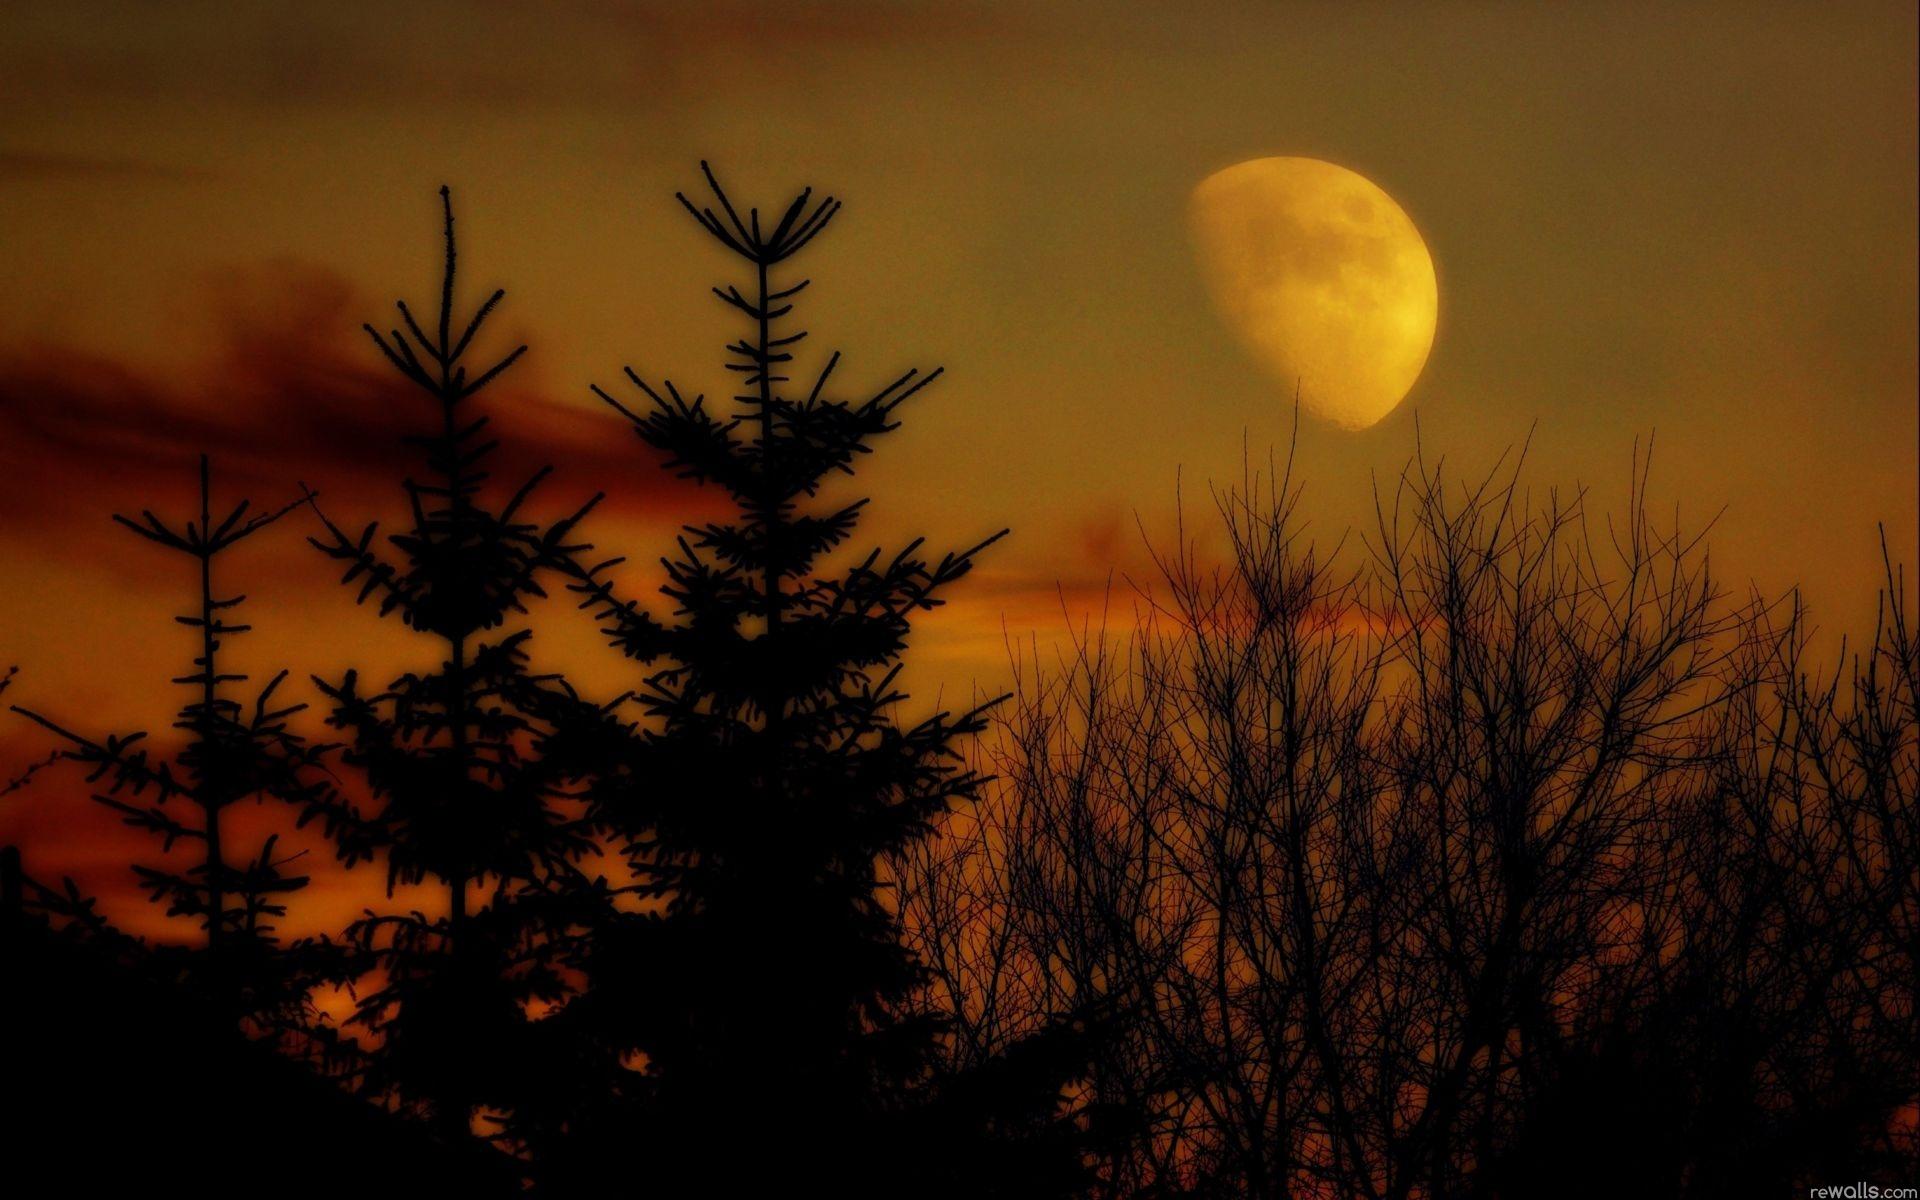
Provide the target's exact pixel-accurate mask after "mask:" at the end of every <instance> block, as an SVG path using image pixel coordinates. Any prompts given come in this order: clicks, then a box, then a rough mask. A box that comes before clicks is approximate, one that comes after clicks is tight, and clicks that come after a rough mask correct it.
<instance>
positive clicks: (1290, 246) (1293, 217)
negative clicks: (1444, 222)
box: [1190, 158, 1439, 429]
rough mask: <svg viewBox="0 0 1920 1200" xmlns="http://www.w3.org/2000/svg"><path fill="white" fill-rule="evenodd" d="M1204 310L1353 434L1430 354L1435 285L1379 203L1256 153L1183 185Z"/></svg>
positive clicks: (1416, 243) (1300, 163)
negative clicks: (1208, 305)
mask: <svg viewBox="0 0 1920 1200" xmlns="http://www.w3.org/2000/svg"><path fill="white" fill-rule="evenodd" d="M1190 217H1191V221H1192V226H1193V237H1194V244H1195V247H1196V248H1197V250H1198V252H1199V256H1200V264H1201V268H1202V270H1203V272H1204V273H1205V275H1206V280H1207V285H1208V288H1209V290H1211V292H1212V293H1213V300H1214V304H1215V305H1216V306H1217V307H1218V308H1219V310H1220V313H1221V315H1222V316H1223V317H1225V318H1226V321H1227V324H1228V325H1230V326H1231V327H1232V328H1233V331H1234V332H1235V333H1237V334H1238V335H1239V336H1240V340H1241V341H1242V342H1244V343H1245V344H1246V347H1247V349H1248V350H1249V351H1250V352H1251V353H1252V354H1253V357H1254V358H1255V359H1256V360H1258V361H1259V363H1260V364H1261V365H1262V366H1263V367H1265V368H1266V369H1267V370H1268V371H1270V372H1272V373H1273V375H1274V376H1275V377H1276V378H1277V379H1278V380H1279V382H1280V383H1282V384H1283V385H1285V387H1286V389H1287V392H1288V394H1289V395H1291V394H1292V393H1293V392H1294V390H1295V389H1296V388H1297V389H1298V391H1299V396H1300V406H1301V407H1302V408H1304V409H1306V410H1307V411H1308V412H1310V413H1312V414H1314V415H1315V416H1318V417H1323V418H1325V419H1326V420H1329V421H1332V422H1334V423H1335V424H1337V425H1340V426H1343V427H1345V428H1347V429H1364V428H1366V427H1367V426H1369V425H1372V424H1373V423H1375V422H1376V421H1378V420H1380V419H1381V418H1382V417H1384V416H1386V415H1387V414H1388V413H1390V412H1392V411H1393V409H1394V406H1395V405H1397V404H1399V403H1400V401H1401V400H1403V399H1405V398H1406V395H1407V391H1408V389H1410V388H1412V387H1413V383H1414V380H1416V379H1418V378H1419V377H1420V370H1421V368H1422V367H1424V366H1426V363H1427V352H1428V351H1429V350H1431V349H1432V348H1433V329H1434V321H1435V319H1436V317H1437V316H1438V313H1439V286H1438V284H1437V283H1436V282H1435V280H1434V275H1433V258H1432V256H1431V255H1429V254H1428V253H1427V245H1426V243H1425V242H1424V241H1422V240H1421V239H1420V233H1419V231H1418V230H1416V229H1415V228H1414V227H1413V222H1412V221H1411V220H1409V219H1408V217H1407V214H1406V213H1405V212H1403V211H1402V210H1401V208H1400V206H1399V205H1398V204H1395V203H1394V202H1393V197H1391V196H1389V195H1387V194H1386V193H1385V192H1383V191H1381V190H1380V189H1379V188H1378V187H1376V186H1375V185H1374V184H1373V183H1372V182H1370V181H1369V180H1367V179H1365V178H1364V177H1362V176H1360V175H1357V174H1355V173H1354V172H1352V171H1349V170H1347V169H1346V168H1345V167H1336V166H1334V165H1333V164H1332V163H1327V162H1321V161H1320V160H1318V159H1313V158H1256V159H1253V160H1251V161H1249V162H1243V163H1239V164H1237V165H1235V166H1231V167H1228V168H1227V169H1226V170H1224V171H1219V172H1216V173H1215V174H1212V175H1209V176H1207V178H1205V179H1204V180H1202V181H1201V182H1200V185H1199V186H1198V187H1196V188H1194V189H1193V199H1192V201H1191V205H1190Z"/></svg>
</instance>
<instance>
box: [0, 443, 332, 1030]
mask: <svg viewBox="0 0 1920 1200" xmlns="http://www.w3.org/2000/svg"><path fill="white" fill-rule="evenodd" d="M199 483H200V511H199V515H198V516H197V518H188V519H187V520H185V521H182V522H176V523H171V524H170V523H168V522H166V521H164V520H162V519H161V518H160V517H158V516H156V515H155V514H154V513H153V512H151V511H143V512H142V513H141V514H140V519H138V520H134V519H132V518H129V517H125V516H119V515H116V516H115V517H114V520H115V521H117V522H119V523H120V524H121V525H123V526H125V527H126V528H127V529H129V530H131V531H133V532H134V533H135V534H138V535H139V536H140V537H142V538H144V539H146V540H147V541H149V542H152V543H153V544H155V545H158V546H161V547H163V548H165V549H167V550H170V551H173V552H174V553H176V554H179V555H182V556H184V557H186V558H190V559H192V560H194V561H195V563H196V565H197V568H198V576H199V578H198V584H199V596H198V603H197V605H196V607H195V609H194V611H193V612H191V613H188V614H184V615H181V616H178V617H175V618H174V620H176V621H177V622H179V623H180V624H181V625H184V626H186V627H188V628H190V629H193V630H195V631H196V635H197V640H198V642H199V653H198V654H197V655H195V657H194V660H193V667H194V669H193V670H192V671H191V672H190V673H188V674H186V675H183V676H180V677H178V678H176V679H174V680H173V682H174V683H176V684H181V685H184V686H186V687H187V688H188V689H190V692H191V698H190V699H189V700H188V701H187V702H186V703H185V704H184V705H182V707H181V708H180V711H179V716H178V718H177V719H176V720H175V721H174V725H173V727H174V728H175V729H178V730H181V731H182V732H183V733H185V734H186V736H187V742H186V745H185V747H184V748H183V749H182V750H181V751H180V753H179V754H178V755H177V757H176V758H175V759H174V760H173V761H167V760H164V759H159V758H156V757H155V756H154V755H152V754H151V753H150V752H149V750H148V748H147V746H146V745H145V744H144V743H145V741H146V736H147V735H146V734H145V733H143V732H142V733H130V734H105V735H101V736H99V737H98V738H95V737H92V736H88V735H86V734H82V733H77V732H75V731H73V730H72V729H69V728H67V727H66V726H64V725H61V724H59V723H57V722H55V721H53V720H51V719H49V718H48V717H45V716H43V715H41V714H40V713H38V712H35V711H33V710H30V709H26V708H22V707H20V706H18V705H15V706H14V711H15V712H17V713H21V714H23V715H24V716H26V717H27V718H29V719H30V720H32V721H34V722H36V723H38V724H39V725H41V726H43V727H45V728H46V729H48V730H50V731H51V732H53V733H54V734H56V735H57V736H58V737H59V738H60V739H61V741H62V742H64V743H65V744H66V748H65V749H64V750H62V751H61V752H60V753H59V755H58V756H57V757H58V758H59V759H62V760H65V761H70V762H73V763H76V764H79V765H81V766H83V767H85V768H87V775H86V779H87V782H88V783H89V784H102V783H104V789H103V790H101V791H98V792H95V793H94V795H93V799H94V800H96V801H97V802H99V803H100V804H103V805H105V806H106V807H108V808H111V809H113V810H114V811H115V812H117V813H119V814H120V815H121V817H122V819H123V821H124V822H125V824H127V825H129V826H132V827H133V828H135V829H138V830H141V831H143V832H145V833H148V834H151V835H153V836H154V837H155V838H157V839H158V840H159V842H160V847H161V849H162V850H163V851H170V850H172V849H173V847H174V846H175V845H176V844H177V843H182V842H184V843H188V844H192V845H197V846H198V847H199V849H200V854H199V860H198V862H196V863H195V864H194V865H193V866H191V867H187V868H185V869H179V868H176V867H174V866H172V865H167V864H159V865H143V864H136V865H135V866H134V868H133V871H134V874H135V876H136V877H137V878H138V879H139V881H140V884H141V887H142V888H143V889H144V890H146V891H147V892H148V893H149V896H150V898H151V899H152V900H153V901H154V902H155V903H162V904H165V905H166V906H167V915H168V916H170V917H179V916H190V917H195V918H198V920H199V922H200V928H201V931H202V934H203V939H204V940H203V943H202V946H201V953H200V954H199V955H197V956H196V958H195V960H194V961H193V963H192V964H191V968H190V974H191V978H192V980H193V982H194V983H195V984H196V985H197V986H198V987H200V988H203V989H204V990H205V992H206V995H207V999H208V1001H209V1003H210V1004H211V1005H212V1006H213V1008H214V1010H215V1011H217V1012H218V1013H220V1014H221V1015H222V1019H224V1020H225V1021H227V1022H234V1021H238V1020H240V1019H242V1018H252V1019H254V1020H255V1021H257V1022H260V1023H262V1024H263V1025H264V1026H265V1027H267V1028H282V1029H285V1028H291V1027H294V1026H297V1025H299V1024H301V1023H302V1022H303V1018H304V1017H305V1015H306V995H305V992H306V988H307V986H309V985H310V983H311V982H312V980H313V978H314V975H313V972H314V971H315V970H317V969H318V968H319V967H320V965H321V964H320V961H319V959H320V958H321V957H322V956H324V955H325V954H326V949H325V948H324V947H322V946H320V945H319V944H317V943H312V942H306V941H303V942H301V943H299V944H298V945H296V946H294V947H291V948H289V947H284V946H282V945H281V943H280V940H279V938H278V936H277V934H276V931H275V925H274V922H275V920H276V919H277V918H279V917H282V916H284V915H285V914H286V904H285V897H286V896H287V895H288V894H290V893H293V892H296V891H298V890H300V889H301V888H303V887H305V886H306V884H307V879H306V877H305V876H299V875H290V874H287V873H286V872H285V871H283V870H282V868H283V867H285V866H286V865H287V864H288V863H289V862H291V861H293V859H295V858H297V857H298V855H288V856H286V857H284V858H283V857H279V856H277V852H276V847H277V846H278V844H279V836H278V835H277V834H275V835H270V836H268V837H266V838H265V839H264V840H263V841H262V842H261V843H260V844H259V845H258V846H257V847H254V848H252V849H250V850H249V851H247V852H246V853H245V854H244V856H240V857H236V856H235V855H234V853H233V849H234V847H233V845H232V842H231V834H230V833H229V831H228V830H227V829H226V827H225V822H224V819H223V818H224V817H225V815H226V813H227V811H228V810H229V809H231V808H232V807H233V806H234V805H236V804H238V803H240V802H241V801H243V800H247V799H254V800H264V799H273V800H277V801H281V802H284V803H287V804H291V805H295V806H300V807H305V806H307V805H310V804H314V803H317V802H319V801H320V800H321V798H322V797H324V795H325V794H326V792H327V790H328V785H327V782H326V780H325V778H324V776H323V775H322V774H320V773H319V771H318V769H317V768H318V766H319V761H320V755H321V751H322V749H323V748H319V747H315V746H312V745H309V744H308V743H307V742H306V741H305V739H303V738H302V737H301V736H300V735H299V734H298V733H296V732H294V731H293V730H292V729H291V728H290V727H289V723H288V722H289V718H291V717H292V716H294V714H296V713H298V712H300V711H301V710H302V709H304V708H305V707H306V706H305V705H303V704H279V703H277V702H276V700H275V696H276V694H277V693H278V691H279V689H280V685H281V684H282V683H283V682H284V681H285V680H286V676H287V672H285V671H281V672H279V673H278V674H276V675H275V676H274V677H273V678H272V679H271V680H269V681H268V683H267V684H266V686H264V687H263V688H261V689H260V691H259V692H258V693H257V694H256V695H255V697H254V698H253V700H252V702H251V705H244V704H242V702H241V701H239V700H237V699H235V698H234V697H233V696H231V695H230V694H229V691H230V685H233V684H237V683H241V682H244V681H245V680H246V679H247V676H246V675H245V674H244V673H241V672H238V671H235V670H233V669H232V668H230V667H228V666H225V665H223V663H222V661H221V650H222V649H223V648H224V646H225V643H226V641H227V640H228V639H230V638H232V637H234V636H236V635H238V634H241V633H245V632H247V631H248V630H249V629H251V626H248V625H244V624H240V623H238V622H236V621H235V620H234V615H235V614H234V610H235V609H237V608H238V607H239V605H240V604H241V603H242V602H243V601H244V600H245V599H246V597H245V596H242V595H232V596H227V595H223V594H221V591H220V590H219V589H218V588H216V586H215V572H214V564H215V562H216V560H217V559H218V558H219V556H220V555H221V554H222V553H224V552H225V551H227V550H230V549H232V548H233V547H234V546H236V545H238V544H239V543H241V542H243V541H245V540H246V539H247V538H250V537H252V536H253V535H254V534H256V533H259V532H260V531H261V530H263V529H265V528H266V527H267V526H269V525H272V524H273V523H274V522H275V521H278V520H279V519H280V518H281V517H283V516H285V515H286V514H287V513H288V512H289V511H291V510H292V509H293V508H296V507H298V506H299V505H300V504H302V503H304V502H305V499H304V498H303V499H302V500H300V501H296V502H294V503H293V504H289V505H287V506H286V507H283V508H280V509H276V510H272V511H266V512H253V510H252V505H251V504H250V502H248V501H246V500H242V501H240V502H238V503H237V504H235V505H234V507H233V508H232V509H231V510H229V511H228V512H227V514H226V515H225V516H224V517H220V518H218V519H216V518H215V516H214V510H213V500H212V491H213V485H212V472H211V468H210V467H209V465H208V462H207V458H206V456H205V455H202V456H201V458H200V472H199ZM183 810H184V811H183ZM71 899H73V900H74V901H76V902H77V901H78V897H77V895H75V896H73V897H71Z"/></svg>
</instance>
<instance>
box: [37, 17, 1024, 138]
mask: <svg viewBox="0 0 1920 1200" xmlns="http://www.w3.org/2000/svg"><path fill="white" fill-rule="evenodd" d="M105 8H106V9H107V10H109V11H108V12H107V13H101V12H98V11H95V12H87V11H84V6H73V8H72V10H71V11H64V10H58V9H56V10H52V11H49V12H48V13H45V14H41V15H40V16H39V19H38V20H36V21H35V22H33V23H32V24H31V25H29V26H28V27H26V28H23V29H21V30H19V31H18V32H17V33H16V34H15V36H13V37H12V38H10V39H9V41H10V42H11V43H12V44H11V45H10V46H8V47H7V49H6V50H4V51H0V99H6V98H12V99H15V100H18V101H22V102H26V103H45V102H47V101H49V100H65V101H73V100H79V101H87V100H97V99H111V100H131V99H142V100H160V101H163V102H164V101H176V100H194V101H217V102H237V103H243V104H259V105H263V106H281V105H301V104H307V105H341V104H347V105H363V104H380V105H388V104H392V103H394V102H397V101H407V102H419V101H427V102H438V101H447V102H457V103H461V104H467V105H475V106H479V107H484V108H493V109H508V110H512V111H516V112H519V111H523V110H524V109H526V108H527V107H529V106H541V105H548V104H552V105H565V106H579V107H606V108H612V109H616V110H618V111H622V112H632V111H634V110H635V109H636V108H644V107H647V106H651V105H656V104H659V103H662V102H663V101H668V100H671V99H673V98H675V97H679V96H684V95H692V94H703V93H706V92H708V91H709V90H711V89H712V88H713V87H714V86H715V83H716V79H717V78H726V79H728V80H729V82H730V86H744V85H749V84H751V85H753V86H784V85H790V84H793V83H796V82H799V81H807V82H809V83H810V84H811V85H813V86H816V87H817V86H821V85H827V86H832V85H833V84H835V83H836V82H838V81H839V79H840V75H839V74H838V73H837V72H834V71H830V70H827V69H825V64H824V62H823V60H824V59H826V58H827V57H828V56H840V55H844V54H846V53H848V52H851V53H853V54H856V55H861V56H868V55H880V54H888V53H897V54H903V55H904V54H928V53H939V52H943V51H945V50H947V49H950V48H951V47H953V46H956V45H960V44H965V43H969V42H983V41H984V42H1002V41H1012V40H1015V38H1016V36H1017V35H1018V33H1019V30H1020V29H1021V28H1023V27H1025V26H1026V25H1028V24H1029V23H1030V18H1029V17H1028V16H1027V15H1025V14H1023V13H1021V12H1020V11H1018V10H1017V9H1008V8H1006V7H1003V6H998V5H988V4H979V3H968V2H965V0H957V2H954V3H945V4H939V5H923V4H912V3H899V2H896V0H832V2H825V0H791V2H787V3H775V2H770V0H716V2H714V3H702V4H692V3H679V2H656V3H631V2H626V0H561V2H558V3H550V4H543V5H539V6H537V7H536V6H524V5H511V4H503V3H492V4H481V5H473V4H458V5H455V4H450V3H447V2H445V0H428V2H424V3H416V4H411V5H406V6H403V7H399V8H395V7H393V6H390V5H375V4H371V3H367V2H366V0H360V2H358V3H355V2H352V0H345V2H342V3H339V4H335V5H328V6H317V7H315V8H312V9H309V10H304V11H303V13H302V15H301V16H300V17H299V18H297V19H294V20H289V19H288V17H287V14H285V13H283V12H280V11H277V10H274V9H270V8H264V7H263V8H260V9H257V10H250V9H247V8H244V7H243V8H238V9H236V8H234V7H233V6H231V5H216V4H212V3H207V2H203V3H200V4H197V5H196V4H186V5H167V6H159V7H156V6H154V5H150V4H132V3H117V4H108V5H106V6H105ZM196 9H197V10H199V11H195V10H196ZM103 25H107V26H110V27H111V28H112V29H113V30H114V31H115V33H114V36H113V37H111V38H103V37H102V36H100V28H101V26H103ZM375 31H377V32H375Z"/></svg>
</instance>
